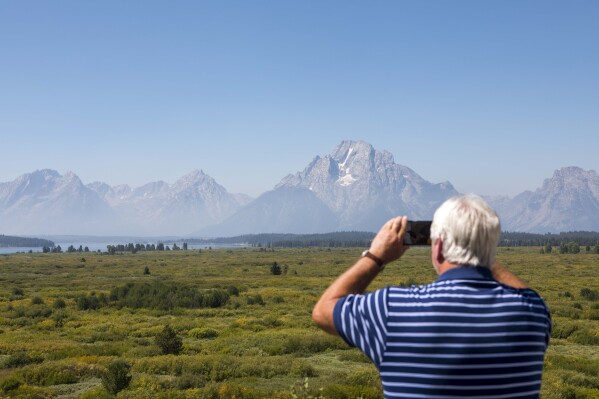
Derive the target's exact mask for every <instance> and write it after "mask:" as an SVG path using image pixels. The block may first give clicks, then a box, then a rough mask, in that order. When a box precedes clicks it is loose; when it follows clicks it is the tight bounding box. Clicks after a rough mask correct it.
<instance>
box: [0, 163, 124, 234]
mask: <svg viewBox="0 0 599 399" xmlns="http://www.w3.org/2000/svg"><path fill="white" fill-rule="evenodd" d="M0 215H1V217H0V229H1V230H2V231H5V232H8V233H11V234H36V233H38V234H39V233H43V234H60V233H63V232H72V234H81V233H84V232H88V231H99V232H100V233H105V232H107V230H105V229H103V227H104V226H103V222H104V221H106V222H108V223H112V222H113V221H114V218H113V213H112V210H111V208H110V207H109V206H108V205H107V204H106V203H105V202H104V201H102V199H101V198H100V197H99V196H98V195H97V194H96V193H95V192H94V191H92V190H90V189H89V188H87V187H85V186H84V185H83V183H81V180H79V178H78V177H77V176H76V175H75V174H74V173H72V172H68V173H66V174H65V175H63V176H61V175H59V174H58V172H56V171H53V170H49V169H44V170H38V171H36V172H33V173H28V174H25V175H22V176H20V177H18V178H17V179H16V180H14V181H12V182H9V183H0Z"/></svg>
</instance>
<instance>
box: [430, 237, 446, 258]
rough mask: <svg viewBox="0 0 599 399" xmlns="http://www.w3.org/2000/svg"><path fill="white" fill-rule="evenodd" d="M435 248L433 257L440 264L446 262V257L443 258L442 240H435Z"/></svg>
mask: <svg viewBox="0 0 599 399" xmlns="http://www.w3.org/2000/svg"><path fill="white" fill-rule="evenodd" d="M433 248H434V252H433V256H434V257H435V260H436V261H437V262H439V264H442V263H443V262H445V257H444V256H443V241H442V240H441V238H437V239H436V240H435V242H434V243H433Z"/></svg>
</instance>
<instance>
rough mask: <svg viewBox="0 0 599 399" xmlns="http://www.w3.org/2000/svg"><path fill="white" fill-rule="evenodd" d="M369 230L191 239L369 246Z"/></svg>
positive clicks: (274, 245) (275, 245) (276, 244)
mask: <svg viewBox="0 0 599 399" xmlns="http://www.w3.org/2000/svg"><path fill="white" fill-rule="evenodd" d="M374 235H375V234H374V233H372V232H369V231H337V232H332V233H321V234H283V233H269V234H266V233H265V234H245V235H240V236H235V237H218V238H212V239H190V240H188V241H189V242H190V243H192V244H206V245H207V244H246V245H250V246H252V247H258V248H307V247H368V246H369V245H370V242H371V241H372V239H373V238H374Z"/></svg>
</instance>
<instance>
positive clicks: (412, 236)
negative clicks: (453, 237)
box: [403, 220, 433, 245]
mask: <svg viewBox="0 0 599 399" xmlns="http://www.w3.org/2000/svg"><path fill="white" fill-rule="evenodd" d="M432 223H433V222H432V221H431V220H417V221H413V222H412V221H408V229H407V230H406V236H405V238H404V241H403V243H404V245H431V224H432Z"/></svg>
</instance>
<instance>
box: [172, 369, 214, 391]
mask: <svg viewBox="0 0 599 399" xmlns="http://www.w3.org/2000/svg"><path fill="white" fill-rule="evenodd" d="M207 382H208V380H207V379H206V377H205V376H203V375H201V374H199V375H198V374H193V373H184V374H182V375H181V377H179V378H177V382H176V386H177V389H181V390H184V389H191V388H202V387H204V386H205V385H206V383H207Z"/></svg>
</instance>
